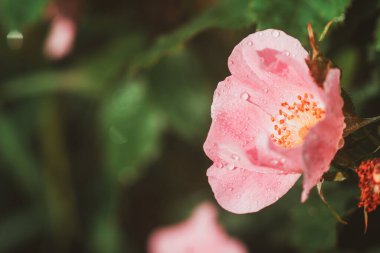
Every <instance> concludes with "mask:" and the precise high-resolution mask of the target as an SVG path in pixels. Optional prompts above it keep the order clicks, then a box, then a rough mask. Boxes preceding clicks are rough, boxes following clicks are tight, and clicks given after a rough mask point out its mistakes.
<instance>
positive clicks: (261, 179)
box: [207, 166, 301, 214]
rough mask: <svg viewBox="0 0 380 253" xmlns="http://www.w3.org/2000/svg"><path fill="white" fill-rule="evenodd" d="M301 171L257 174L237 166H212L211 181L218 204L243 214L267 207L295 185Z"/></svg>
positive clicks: (209, 179)
mask: <svg viewBox="0 0 380 253" xmlns="http://www.w3.org/2000/svg"><path fill="white" fill-rule="evenodd" d="M300 175H301V174H287V175H285V174H273V173H257V172H254V171H249V170H245V169H239V168H236V169H234V170H228V169H226V168H217V167H215V166H211V167H210V168H209V169H208V171H207V176H208V181H209V183H210V185H211V188H212V190H213V192H214V194H215V198H216V200H217V201H218V203H219V204H220V205H221V206H222V207H223V208H225V209H226V210H228V211H230V212H233V213H237V214H242V213H251V212H257V211H259V210H261V209H263V208H264V207H267V206H269V205H271V204H273V203H274V202H276V201H277V200H278V199H279V198H281V197H282V196H283V195H284V194H285V193H287V192H288V191H289V189H290V188H291V187H293V185H294V183H295V182H296V181H297V179H298V178H299V177H300Z"/></svg>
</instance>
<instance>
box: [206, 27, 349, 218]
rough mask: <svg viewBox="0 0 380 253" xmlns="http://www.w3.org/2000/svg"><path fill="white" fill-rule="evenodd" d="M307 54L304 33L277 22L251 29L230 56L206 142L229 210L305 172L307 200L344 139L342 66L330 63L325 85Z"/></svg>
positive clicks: (213, 176)
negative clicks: (297, 33)
mask: <svg viewBox="0 0 380 253" xmlns="http://www.w3.org/2000/svg"><path fill="white" fill-rule="evenodd" d="M307 57H308V53H307V52H306V50H305V49H304V48H303V47H302V45H301V43H300V42H299V41H298V40H296V39H295V38H293V37H291V36H289V35H287V34H286V33H284V32H282V31H279V30H273V29H268V30H265V31H260V32H256V33H254V34H251V35H249V36H248V37H247V38H245V39H244V40H243V41H241V42H240V43H239V44H238V45H237V46H236V47H235V48H234V50H233V52H232V54H231V56H230V57H229V60H228V67H229V70H230V72H231V76H229V77H227V78H226V79H225V80H224V81H222V82H220V83H219V84H218V87H217V88H216V90H215V93H214V99H213V103H212V106H211V117H212V124H211V127H210V130H209V133H208V136H207V139H206V142H205V144H204V150H205V153H206V154H207V156H208V157H209V158H210V159H211V160H212V161H213V165H212V166H211V167H210V168H209V169H208V171H207V176H208V180H209V183H210V185H211V188H212V190H213V192H214V194H215V198H216V200H217V201H218V203H219V204H220V205H221V206H222V207H223V208H225V209H226V210H229V211H231V212H234V213H249V212H256V211H259V210H261V209H262V208H264V207H266V206H269V205H271V204H273V203H274V202H276V201H277V200H278V199H279V198H281V197H282V196H283V195H284V194H285V193H286V192H288V191H289V189H290V188H291V187H293V185H294V183H295V182H296V181H297V180H298V178H299V177H300V176H301V175H302V174H303V175H304V180H303V193H302V198H301V199H302V201H305V200H306V199H307V197H308V195H309V192H310V190H311V188H312V187H314V186H315V185H316V184H317V183H318V182H319V181H320V179H321V177H322V175H323V173H324V172H326V171H327V170H328V169H329V166H330V163H331V161H332V159H333V158H334V156H335V154H336V152H337V151H338V149H339V148H340V147H341V146H340V145H339V141H340V139H341V138H342V134H343V129H344V127H345V124H344V117H343V111H342V107H343V99H342V97H341V95H340V71H339V70H338V69H329V71H328V73H327V76H326V79H325V81H324V83H323V87H320V86H318V85H317V84H316V83H315V81H314V79H313V78H312V76H311V74H310V71H309V68H308V66H307V64H306V62H305V60H306V59H307Z"/></svg>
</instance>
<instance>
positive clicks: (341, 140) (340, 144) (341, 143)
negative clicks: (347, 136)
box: [338, 138, 344, 148]
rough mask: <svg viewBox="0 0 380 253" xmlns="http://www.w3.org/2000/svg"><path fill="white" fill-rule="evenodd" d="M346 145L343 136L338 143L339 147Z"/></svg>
mask: <svg viewBox="0 0 380 253" xmlns="http://www.w3.org/2000/svg"><path fill="white" fill-rule="evenodd" d="M343 146H344V139H343V138H341V139H340V140H339V143H338V148H342V147H343Z"/></svg>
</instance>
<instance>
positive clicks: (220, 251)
mask: <svg viewBox="0 0 380 253" xmlns="http://www.w3.org/2000/svg"><path fill="white" fill-rule="evenodd" d="M216 216H217V214H216V210H215V207H214V206H213V205H211V204H210V203H203V204H201V205H199V206H198V207H197V208H196V209H195V210H194V211H193V214H192V215H191V217H190V218H189V219H188V220H186V221H184V222H182V223H180V224H177V225H173V226H170V227H165V228H161V229H158V230H156V231H155V232H153V234H152V235H151V236H150V238H149V241H148V252H149V253H246V252H247V250H246V248H245V247H244V245H243V244H242V243H240V242H239V241H237V240H235V239H233V238H231V237H229V236H228V235H226V234H225V232H224V230H223V228H222V227H221V226H220V225H219V224H218V223H217V217H216Z"/></svg>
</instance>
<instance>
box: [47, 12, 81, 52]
mask: <svg viewBox="0 0 380 253" xmlns="http://www.w3.org/2000/svg"><path fill="white" fill-rule="evenodd" d="M76 30H77V26H76V24H75V22H74V20H72V19H71V18H68V17H64V16H61V15H57V16H56V17H54V19H53V21H52V24H51V28H50V32H49V35H48V37H47V39H46V42H45V49H44V50H45V54H46V55H47V56H48V57H49V58H51V59H61V58H63V57H65V56H66V55H67V54H69V53H70V51H71V49H72V47H73V43H74V39H75V34H76Z"/></svg>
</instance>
